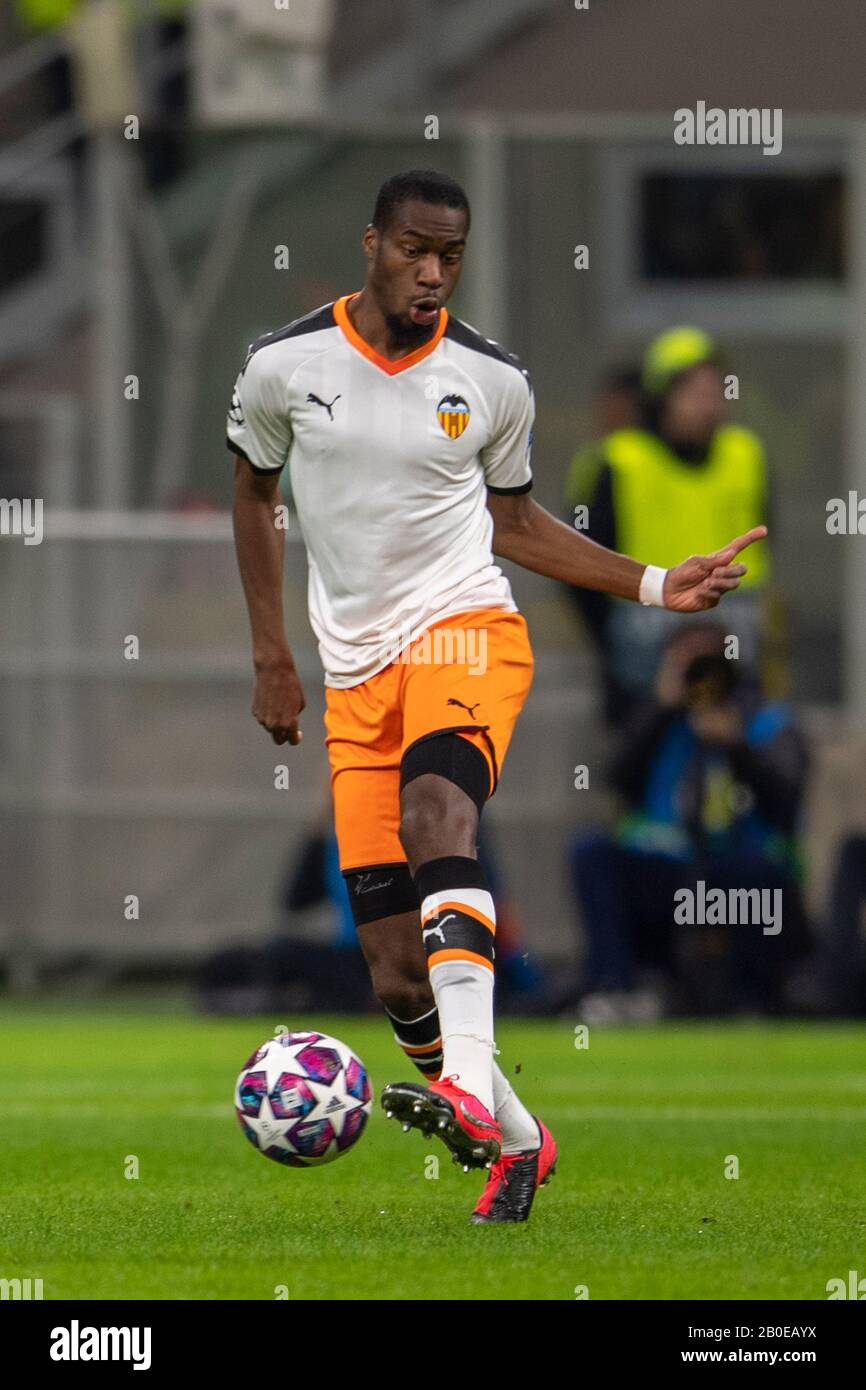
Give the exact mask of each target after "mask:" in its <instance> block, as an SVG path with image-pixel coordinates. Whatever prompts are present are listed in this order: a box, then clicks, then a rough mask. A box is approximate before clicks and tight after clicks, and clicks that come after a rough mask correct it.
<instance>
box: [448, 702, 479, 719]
mask: <svg viewBox="0 0 866 1390" xmlns="http://www.w3.org/2000/svg"><path fill="white" fill-rule="evenodd" d="M445 703H446V704H449V705H459V706H460V708H461V709H465V711H466V713H467V714H470V715H472V718H473V719H474V718H475V715H474V713H473V711H474V710H477V708H478V706H479V705H480V704H481V701H480V700H476V701H475V704H474V705H464V703H463V701H462V700H452V699H449V700H446V702H445Z"/></svg>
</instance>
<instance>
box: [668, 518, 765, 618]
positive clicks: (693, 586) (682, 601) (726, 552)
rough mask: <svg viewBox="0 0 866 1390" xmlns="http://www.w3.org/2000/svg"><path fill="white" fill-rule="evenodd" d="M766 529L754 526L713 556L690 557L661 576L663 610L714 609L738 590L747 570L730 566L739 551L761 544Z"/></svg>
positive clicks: (697, 611)
mask: <svg viewBox="0 0 866 1390" xmlns="http://www.w3.org/2000/svg"><path fill="white" fill-rule="evenodd" d="M766 534H767V528H766V526H754V527H753V528H752V530H751V531H747V532H746V533H745V535H743V536H737V538H736V539H735V540H732V541H729V543H728V544H727V545H726V546H724V547H723V549H721V550H717V551H716V552H715V553H714V554H713V555H690V556H689V558H688V560H683V562H682V564H681V565H675V566H674V568H673V569H670V570H668V572H667V574H666V576H665V586H664V600H665V608H672V609H673V610H674V611H675V612H677V613H700V612H701V611H702V610H703V609H705V608H715V606H716V604H717V603H718V602H719V599H721V598H723V597H724V595H725V594H727V593H730V592H731V590H733V589H736V588H738V587H739V584H740V580H741V579H742V577H743V575H744V574H746V573H747V567H746V566H745V565H742V564H736V565H735V564H734V563H733V561H734V560H735V559H736V557H737V555H739V553H740V551H741V550H745V549H746V547H747V546H749V545H752V544H753V543H754V542H755V541H760V540H763V539H764V537H765V536H766Z"/></svg>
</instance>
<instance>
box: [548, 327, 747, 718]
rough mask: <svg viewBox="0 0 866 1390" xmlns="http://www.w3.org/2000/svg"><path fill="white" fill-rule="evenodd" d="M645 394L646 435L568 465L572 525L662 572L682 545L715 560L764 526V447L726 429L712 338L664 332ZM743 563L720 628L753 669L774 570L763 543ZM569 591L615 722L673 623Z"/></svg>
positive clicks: (645, 375)
mask: <svg viewBox="0 0 866 1390" xmlns="http://www.w3.org/2000/svg"><path fill="white" fill-rule="evenodd" d="M641 388H642V414H643V421H642V427H641V428H629V429H621V430H616V431H615V432H614V433H612V434H609V435H607V436H606V437H605V438H604V439H602V440H600V441H599V442H598V443H597V444H596V445H592V446H590V447H589V448H586V449H583V450H581V451H580V452H579V453H578V454H577V455H576V456H575V458H574V459H573V461H572V465H571V468H570V470H569V474H568V478H567V483H566V504H567V507H568V512H569V519H570V520H571V521H572V524H574V525H575V526H577V527H578V528H579V529H581V530H582V531H583V533H584V534H585V535H587V536H589V538H590V539H591V540H594V541H598V542H599V544H601V545H605V546H608V547H610V548H611V549H613V550H618V551H622V552H623V553H625V554H628V555H640V557H641V559H642V560H645V561H646V563H647V564H651V565H661V566H663V567H664V568H669V567H670V566H672V565H676V564H677V563H679V560H678V557H681V556H682V554H683V547H686V548H687V550H688V551H689V552H690V553H691V554H708V553H711V552H712V551H714V550H718V549H719V548H720V547H721V546H722V545H724V544H725V543H726V539H727V538H728V537H729V536H732V535H739V534H742V533H743V532H744V531H748V530H749V529H750V527H752V526H759V525H763V524H766V523H767V514H768V503H769V496H768V494H769V486H768V475H767V464H766V458H765V455H764V449H763V446H762V445H761V442H760V440H759V439H758V438H757V436H756V435H754V434H753V433H752V432H751V431H750V430H747V429H743V428H742V427H740V426H738V425H734V424H730V423H729V422H728V421H727V418H726V417H727V402H726V400H725V394H724V380H723V377H722V372H721V368H720V364H719V353H718V350H717V348H716V345H715V344H714V343H713V341H712V340H711V339H710V338H709V337H708V336H707V334H705V333H703V332H701V331H700V330H699V329H696V328H674V329H670V330H669V331H668V332H666V333H662V334H661V336H660V337H658V338H656V339H655V340H654V342H652V343H651V344H650V345H649V347H648V348H647V351H646V353H645V355H644V359H643V364H642V369H641ZM747 563H748V569H749V572H748V574H747V575H746V576H745V577H744V578H743V579H742V581H741V588H740V590H739V591H738V593H737V594H736V595H732V596H731V597H732V598H733V599H735V600H736V603H733V604H731V605H730V606H729V607H727V608H726V611H725V621H726V624H727V626H728V630H730V631H731V632H733V633H734V634H735V635H738V636H739V637H740V638H741V641H742V647H743V650H742V652H741V655H742V656H743V657H745V658H746V659H748V660H751V661H755V660H757V657H758V645H759V642H758V639H759V621H760V620H759V611H758V604H757V602H756V595H757V594H758V592H759V591H760V590H761V589H762V588H763V587H764V586H765V585H766V583H767V580H768V576H769V568H770V558H769V551H768V547H767V542H766V541H759V542H758V543H757V544H756V545H753V546H752V547H751V549H750V551H749V554H748V557H747ZM571 593H572V595H573V597H574V600H575V602H576V603H577V604H578V606H579V608H580V610H581V613H582V616H583V618H584V620H585V622H586V623H587V625H588V627H589V630H590V633H591V634H592V636H593V637H594V638H595V640H596V641H597V643H598V645H599V647H600V649H601V653H602V658H603V664H604V681H605V690H606V705H607V713H608V717H609V718H611V719H618V718H620V717H621V716H622V715H623V714H625V713H627V712H628V709H629V708H630V707H631V706H632V705H633V703H634V701H635V700H636V699H638V698H640V696H641V695H643V694H645V693H648V692H649V690H650V689H651V688H652V682H653V678H654V675H655V669H656V666H657V664H658V657H659V654H660V651H661V646H662V645H663V643H664V641H665V639H666V637H667V635H668V632H669V628H670V626H671V623H670V619H671V616H672V615H671V614H669V613H667V612H666V611H665V610H663V609H652V610H650V609H648V608H645V607H641V606H639V605H634V604H625V603H624V602H622V601H619V600H617V599H611V598H609V597H608V596H607V595H605V594H596V593H592V592H590V591H588V590H582V589H573V590H572V591H571ZM735 608H736V610H737V612H736V614H735V613H734V609H735ZM626 609H628V610H630V611H628V612H626ZM735 619H736V620H738V621H736V620H735ZM738 622H739V626H738Z"/></svg>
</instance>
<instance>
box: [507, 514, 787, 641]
mask: <svg viewBox="0 0 866 1390" xmlns="http://www.w3.org/2000/svg"><path fill="white" fill-rule="evenodd" d="M487 505H488V507H489V509H490V513H491V515H492V517H493V528H494V529H493V551H494V554H496V555H500V556H501V557H502V558H503V559H504V560H512V561H513V562H514V563H515V564H516V565H522V566H523V568H524V569H528V570H533V571H534V572H535V573H536V574H544V575H547V577H548V578H549V579H561V580H564V581H565V583H566V584H575V585H577V586H578V587H580V588H584V589H597V590H599V591H600V592H602V593H606V594H613V595H615V596H616V597H617V598H630V599H635V600H637V599H639V598H642V597H645V596H646V597H645V601H652V602H656V603H658V604H659V606H660V607H664V608H673V609H675V610H676V611H678V612H680V613H699V612H701V610H702V609H705V608H715V606H716V604H717V603H718V602H719V600H720V599H721V598H722V597H723V596H724V595H725V594H726V593H729V592H730V591H731V590H732V589H736V588H737V587H738V586H739V583H740V580H741V579H742V577H743V575H744V574H745V573H746V566H745V565H743V564H739V563H738V564H735V563H734V561H735V559H736V557H737V555H739V553H740V551H741V550H745V549H746V547H747V546H749V545H751V544H752V542H753V541H758V540H761V539H763V537H764V536H766V534H767V528H766V526H756V527H754V528H753V529H752V530H751V531H747V532H746V534H745V535H744V536H737V537H736V539H734V540H732V541H730V542H729V544H728V545H726V546H725V547H724V549H722V550H717V551H716V552H715V554H713V555H691V556H690V557H689V558H688V560H684V561H683V562H682V564H681V565H675V566H674V567H673V569H669V570H667V571H666V572H664V571H655V576H656V578H657V580H658V584H657V592H655V593H652V587H651V586H650V589H647V588H646V586H645V594H644V595H642V594H641V580H642V579H643V578H644V575H645V572H646V573H648V575H649V577H652V575H651V574H650V572H649V571H648V567H647V566H646V565H642V564H640V563H639V562H638V561H637V560H632V559H630V558H629V556H628V555H619V554H617V552H616V551H614V550H608V549H606V548H605V546H603V545H597V544H596V542H595V541H591V540H589V539H588V537H586V536H582V535H581V534H580V532H579V531H574V530H572V528H571V527H570V526H566V525H565V523H564V522H562V521H558V520H557V518H556V517H555V516H551V514H550V512H547V511H545V510H544V508H543V507H540V506H539V505H538V503H537V502H535V501H533V499H532V498H531V497H529V496H528V495H527V494H526V493H518V494H513V495H504V496H502V495H499V494H497V493H491V492H489V493H488V494H487ZM650 594H652V596H651V597H650Z"/></svg>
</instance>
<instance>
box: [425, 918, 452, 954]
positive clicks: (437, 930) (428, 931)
mask: <svg viewBox="0 0 866 1390" xmlns="http://www.w3.org/2000/svg"><path fill="white" fill-rule="evenodd" d="M455 917H456V913H454V912H449V913H448V916H447V917H443V918H442V921H441V922H437V923H436V926H435V927H425V928H424V930H423V931H422V932H421V936H422V937H423V939H424V940H425V941H426V940H427V938H428V936H438V937H439V940H440V941H441V942H442V945H443V946H444V945H445V933H444V931H443V930H442V928H443V927H444V926H445V923H446V922H450V921H451V920H452V918H455Z"/></svg>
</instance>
